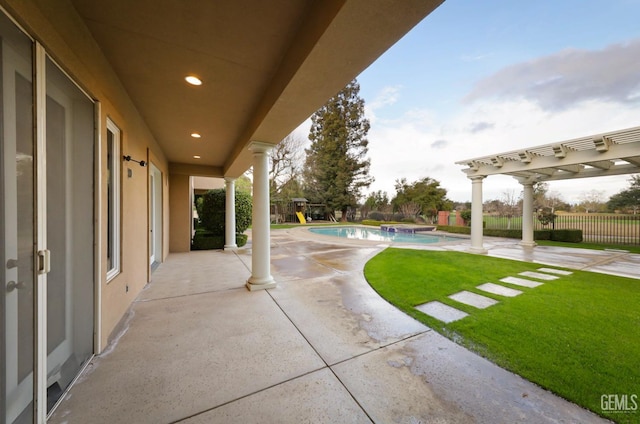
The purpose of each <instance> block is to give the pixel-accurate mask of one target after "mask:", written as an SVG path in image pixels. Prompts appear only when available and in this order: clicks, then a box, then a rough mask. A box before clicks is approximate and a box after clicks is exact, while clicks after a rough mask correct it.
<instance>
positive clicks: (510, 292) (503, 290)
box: [476, 283, 522, 297]
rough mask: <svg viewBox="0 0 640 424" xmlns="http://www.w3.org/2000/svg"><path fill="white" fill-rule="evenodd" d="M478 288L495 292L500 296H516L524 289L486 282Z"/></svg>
mask: <svg viewBox="0 0 640 424" xmlns="http://www.w3.org/2000/svg"><path fill="white" fill-rule="evenodd" d="M476 288H477V289H478V290H482V291H485V292H487V293H493V294H497V295H500V296H506V297H515V296H517V295H519V294H522V291H520V290H516V289H510V288H509V287H505V286H501V285H500V284H493V283H484V284H481V285H479V286H478V287H476Z"/></svg>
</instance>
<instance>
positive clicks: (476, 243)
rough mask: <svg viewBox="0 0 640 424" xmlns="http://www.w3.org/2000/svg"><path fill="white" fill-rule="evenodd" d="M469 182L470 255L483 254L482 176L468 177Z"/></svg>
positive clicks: (485, 251)
mask: <svg viewBox="0 0 640 424" xmlns="http://www.w3.org/2000/svg"><path fill="white" fill-rule="evenodd" d="M469 179H470V180H471V249H469V251H470V252H472V253H480V254H485V253H487V250H486V249H485V248H484V246H483V245H482V229H483V228H482V227H483V219H482V180H484V179H485V177H484V176H477V177H469Z"/></svg>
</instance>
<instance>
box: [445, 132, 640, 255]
mask: <svg viewBox="0 0 640 424" xmlns="http://www.w3.org/2000/svg"><path fill="white" fill-rule="evenodd" d="M456 164H457V165H463V166H466V168H465V169H463V170H462V171H463V172H464V173H465V174H467V177H468V178H469V179H470V180H471V186H472V198H471V251H472V252H474V253H486V250H485V249H484V247H483V244H482V181H483V180H484V179H485V178H486V177H488V176H490V175H511V176H512V177H514V178H515V179H516V180H518V182H519V183H520V184H522V186H523V193H524V194H523V204H522V241H521V242H520V244H521V245H523V246H528V247H533V246H535V245H536V243H535V242H534V241H533V185H534V184H535V183H538V182H546V181H558V180H570V179H574V178H592V177H603V176H609V175H624V174H634V173H638V172H640V127H633V128H628V129H624V130H619V131H614V132H609V133H601V134H595V135H590V136H586V137H580V138H575V139H572V140H567V141H561V142H555V143H550V144H545V145H541V146H536V147H530V148H526V149H522V150H514V151H509V152H504V153H498V154H493V155H489V156H483V157H478V158H473V159H466V160H462V161H458V162H456Z"/></svg>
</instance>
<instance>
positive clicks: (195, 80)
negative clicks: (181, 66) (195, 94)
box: [185, 75, 202, 85]
mask: <svg viewBox="0 0 640 424" xmlns="http://www.w3.org/2000/svg"><path fill="white" fill-rule="evenodd" d="M185 81H187V82H188V83H189V84H191V85H202V80H201V79H200V78H198V77H195V76H193V75H189V76H187V77H185Z"/></svg>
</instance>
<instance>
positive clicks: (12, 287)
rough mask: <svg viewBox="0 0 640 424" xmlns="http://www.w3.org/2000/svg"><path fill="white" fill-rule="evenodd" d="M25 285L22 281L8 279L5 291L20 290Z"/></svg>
mask: <svg viewBox="0 0 640 424" xmlns="http://www.w3.org/2000/svg"><path fill="white" fill-rule="evenodd" d="M25 287H27V285H26V284H25V283H24V281H18V282H17V283H16V282H15V281H9V282H8V283H7V293H11V292H12V291H14V290H22V289H24V288H25Z"/></svg>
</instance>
